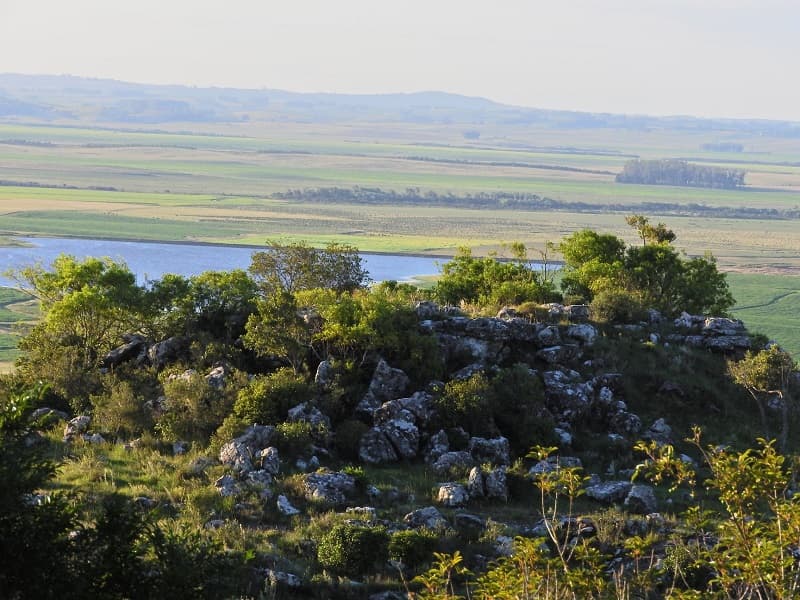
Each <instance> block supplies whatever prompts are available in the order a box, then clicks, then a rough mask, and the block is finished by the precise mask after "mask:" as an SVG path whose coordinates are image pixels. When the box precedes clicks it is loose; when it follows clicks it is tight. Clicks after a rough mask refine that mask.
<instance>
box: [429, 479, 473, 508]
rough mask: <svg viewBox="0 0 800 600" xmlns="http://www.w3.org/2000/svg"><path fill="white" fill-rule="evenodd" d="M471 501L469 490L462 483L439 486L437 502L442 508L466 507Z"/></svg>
mask: <svg viewBox="0 0 800 600" xmlns="http://www.w3.org/2000/svg"><path fill="white" fill-rule="evenodd" d="M468 500H469V494H468V493H467V488H465V487H464V486H463V485H461V484H460V483H454V482H448V483H443V484H441V485H440V486H439V493H438V494H437V497H436V501H437V502H438V503H439V504H441V505H442V506H448V507H451V508H452V507H456V506H464V505H465V504H466V503H467V501H468Z"/></svg>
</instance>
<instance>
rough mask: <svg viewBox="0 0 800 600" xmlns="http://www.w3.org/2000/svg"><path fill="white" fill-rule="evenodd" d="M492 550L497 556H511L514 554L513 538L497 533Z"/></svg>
mask: <svg viewBox="0 0 800 600" xmlns="http://www.w3.org/2000/svg"><path fill="white" fill-rule="evenodd" d="M494 551H495V552H496V553H497V555H498V556H511V555H512V554H514V538H512V537H511V536H508V535H498V536H497V537H496V538H495V540H494Z"/></svg>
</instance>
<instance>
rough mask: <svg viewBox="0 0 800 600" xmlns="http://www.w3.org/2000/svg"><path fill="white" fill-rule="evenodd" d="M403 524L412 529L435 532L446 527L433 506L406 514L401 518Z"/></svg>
mask: <svg viewBox="0 0 800 600" xmlns="http://www.w3.org/2000/svg"><path fill="white" fill-rule="evenodd" d="M403 522H404V523H405V524H406V525H408V526H409V527H413V528H418V527H425V528H426V529H434V530H435V529H444V528H445V527H447V520H446V519H445V518H444V517H443V516H442V513H440V512H439V511H438V509H437V508H436V507H434V506H427V507H425V508H420V509H417V510H414V511H412V512H410V513H408V514H407V515H406V516H405V517H403Z"/></svg>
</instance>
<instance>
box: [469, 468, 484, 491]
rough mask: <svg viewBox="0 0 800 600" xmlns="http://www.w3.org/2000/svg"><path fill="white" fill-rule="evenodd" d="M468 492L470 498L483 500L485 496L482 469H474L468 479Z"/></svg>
mask: <svg viewBox="0 0 800 600" xmlns="http://www.w3.org/2000/svg"><path fill="white" fill-rule="evenodd" d="M467 491H468V492H469V497H470V498H483V497H484V496H485V495H486V494H485V490H484V486H483V473H482V472H481V469H480V467H472V469H470V471H469V477H468V478H467Z"/></svg>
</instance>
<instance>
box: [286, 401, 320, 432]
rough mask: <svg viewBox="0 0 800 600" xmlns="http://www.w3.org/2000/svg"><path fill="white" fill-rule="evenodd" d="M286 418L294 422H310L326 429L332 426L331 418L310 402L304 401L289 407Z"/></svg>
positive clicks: (314, 425) (313, 425)
mask: <svg viewBox="0 0 800 600" xmlns="http://www.w3.org/2000/svg"><path fill="white" fill-rule="evenodd" d="M286 418H287V420H288V421H291V422H293V423H298V422H303V423H308V424H309V425H311V426H312V427H318V428H323V427H324V428H325V429H330V427H331V420H330V419H329V418H328V417H327V416H325V415H324V414H323V413H322V411H321V410H319V409H318V408H317V407H316V406H314V405H313V404H311V403H310V402H303V403H302V404H298V405H297V406H293V407H292V408H290V409H289V412H288V413H287V416H286Z"/></svg>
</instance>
